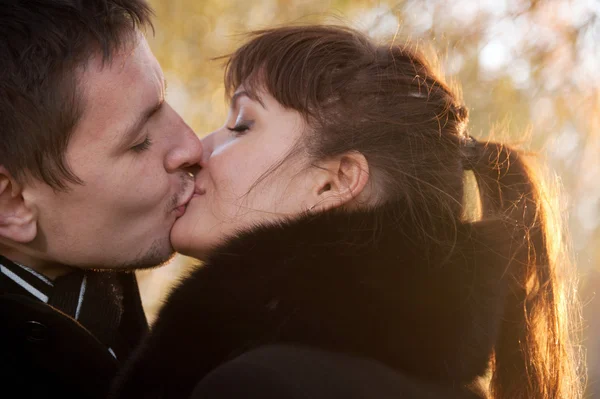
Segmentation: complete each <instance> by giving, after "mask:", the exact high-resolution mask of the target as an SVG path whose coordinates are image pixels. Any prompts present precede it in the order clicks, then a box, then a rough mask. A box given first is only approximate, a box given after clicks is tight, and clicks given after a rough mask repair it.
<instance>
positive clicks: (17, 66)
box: [0, 0, 152, 189]
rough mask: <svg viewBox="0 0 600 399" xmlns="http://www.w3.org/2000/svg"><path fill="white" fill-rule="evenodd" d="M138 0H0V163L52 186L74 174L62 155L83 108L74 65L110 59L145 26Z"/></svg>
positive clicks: (145, 10)
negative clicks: (97, 57) (92, 59)
mask: <svg viewBox="0 0 600 399" xmlns="http://www.w3.org/2000/svg"><path fill="white" fill-rule="evenodd" d="M151 16H152V10H151V8H150V7H149V6H148V4H147V3H146V2H145V1H144V0H85V1H81V0H60V1H58V0H14V1H11V2H8V4H6V3H4V4H3V5H2V6H1V7H0V165H2V166H4V167H5V168H6V169H7V170H8V171H9V172H10V173H11V174H12V175H13V176H14V177H15V178H17V179H22V178H25V177H34V178H37V179H40V180H43V181H45V182H46V183H47V184H49V185H50V186H52V187H54V188H55V189H65V188H66V185H65V182H67V181H71V182H74V183H77V182H80V181H79V179H78V178H77V176H76V175H75V174H74V173H73V172H72V171H71V169H70V167H69V165H68V164H67V163H66V161H65V152H66V148H67V144H68V142H69V139H70V136H71V133H72V131H73V129H74V127H75V126H76V124H77V122H78V120H79V118H80V116H81V112H82V109H83V105H84V104H83V102H82V95H81V90H80V89H79V85H80V84H81V83H83V82H78V81H77V74H76V71H77V69H78V67H80V66H82V65H84V64H85V62H87V61H88V60H89V58H90V57H91V56H92V55H93V54H96V53H98V54H101V55H102V57H103V60H104V62H110V60H111V57H112V55H113V54H114V52H115V51H117V50H118V49H119V48H122V47H123V46H124V45H126V44H128V43H130V42H132V41H134V40H136V38H137V31H138V29H139V28H142V27H146V26H150V27H151V26H152V25H151V21H150V18H151Z"/></svg>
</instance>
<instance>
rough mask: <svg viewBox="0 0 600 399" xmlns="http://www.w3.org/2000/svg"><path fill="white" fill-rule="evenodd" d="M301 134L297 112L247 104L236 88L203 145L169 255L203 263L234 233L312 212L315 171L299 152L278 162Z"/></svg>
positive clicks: (269, 100)
mask: <svg viewBox="0 0 600 399" xmlns="http://www.w3.org/2000/svg"><path fill="white" fill-rule="evenodd" d="M306 128H307V125H306V123H305V121H304V119H303V118H302V117H301V115H300V114H299V113H298V112H296V111H294V110H286V109H284V108H283V107H282V106H281V104H279V103H278V102H277V101H276V100H275V99H274V98H273V97H272V96H271V95H269V94H261V96H260V99H259V100H253V99H251V98H250V97H249V96H248V95H246V92H245V91H244V89H243V87H240V88H239V89H238V90H237V91H236V93H235V95H234V96H233V99H232V101H231V109H230V112H229V115H228V117H227V120H226V121H225V124H224V125H223V127H221V128H220V129H218V130H216V131H215V132H213V133H211V134H210V135H208V136H207V137H206V138H204V139H203V147H204V156H203V161H202V165H201V166H202V169H201V170H200V172H199V173H198V174H197V175H196V192H197V193H196V195H195V196H194V197H193V199H192V200H191V202H190V203H189V205H188V207H187V210H186V212H185V214H184V215H183V216H182V217H181V218H179V219H178V220H177V222H176V223H175V226H174V227H173V229H172V231H171V241H172V243H173V246H174V248H175V249H176V250H177V251H179V252H182V253H184V254H186V255H190V256H194V257H197V258H203V257H204V256H205V255H206V253H207V251H208V250H209V249H210V248H211V247H213V246H214V245H216V244H219V243H220V242H222V241H223V239H224V238H226V237H228V236H230V235H232V234H235V233H236V232H238V231H240V230H243V229H247V228H249V227H251V226H253V225H256V224H258V223H261V222H263V223H264V222H272V221H277V220H281V219H283V218H286V217H288V216H293V215H297V214H299V213H301V212H303V211H306V210H307V209H308V208H310V207H311V206H313V205H315V204H314V201H317V200H318V198H317V197H318V192H316V191H318V188H315V186H316V183H318V182H317V181H316V180H315V179H317V175H316V173H318V172H317V171H316V170H318V168H314V167H310V163H309V158H308V156H307V155H306V153H305V152H304V151H302V150H300V151H296V152H295V153H294V155H293V156H291V157H288V158H286V157H287V156H288V154H289V153H290V152H291V151H292V150H293V149H294V148H296V146H297V145H298V144H300V146H301V138H302V134H303V132H304V131H305V129H306ZM282 161H283V162H282ZM271 171H272V173H268V172H271Z"/></svg>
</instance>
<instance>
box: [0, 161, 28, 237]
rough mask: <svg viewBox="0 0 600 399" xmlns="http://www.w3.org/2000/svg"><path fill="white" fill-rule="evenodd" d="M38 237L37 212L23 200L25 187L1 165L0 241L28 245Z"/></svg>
mask: <svg viewBox="0 0 600 399" xmlns="http://www.w3.org/2000/svg"><path fill="white" fill-rule="evenodd" d="M36 235H37V220H36V212H35V211H34V209H33V207H31V206H30V205H29V204H27V202H26V201H25V199H24V198H23V186H22V185H21V184H19V182H17V181H16V179H14V178H13V176H12V175H11V174H10V173H9V172H8V170H6V168H5V167H4V166H2V165H0V239H6V240H9V241H12V242H16V243H20V244H26V243H29V242H31V241H33V239H34V238H35V237H36Z"/></svg>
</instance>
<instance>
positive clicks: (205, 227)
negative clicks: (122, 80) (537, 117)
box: [115, 26, 580, 399]
mask: <svg viewBox="0 0 600 399" xmlns="http://www.w3.org/2000/svg"><path fill="white" fill-rule="evenodd" d="M225 85H226V88H227V90H228V93H229V94H230V98H231V111H230V114H229V117H228V118H227V121H226V123H225V125H224V126H223V128H221V129H219V130H217V131H216V132H214V133H212V134H211V135H210V136H208V137H207V138H206V139H204V142H203V144H204V148H205V156H204V160H203V164H202V165H201V166H202V169H201V170H200V172H199V173H198V174H197V176H196V195H195V197H194V199H193V200H192V201H191V202H190V204H189V206H188V208H187V211H186V214H185V215H184V216H183V217H181V218H180V219H179V220H178V221H177V223H176V225H175V226H174V228H173V231H172V234H171V238H172V241H173V244H174V245H175V246H176V248H177V249H178V250H179V251H181V252H183V253H186V254H188V255H192V256H195V257H197V258H199V259H201V260H203V261H204V266H203V267H201V268H198V269H197V270H195V271H194V272H193V273H192V274H191V275H190V276H189V277H188V278H186V279H185V280H184V281H182V282H181V284H180V285H179V287H178V288H176V289H175V290H174V292H173V293H172V295H171V296H170V297H169V298H168V300H167V301H166V304H165V306H164V308H163V309H162V311H161V312H160V314H159V316H158V320H157V322H156V324H155V326H154V328H153V330H152V333H151V334H150V335H149V337H148V338H147V339H146V341H145V342H144V344H143V345H142V346H141V347H140V348H139V349H138V351H137V354H136V356H135V357H134V358H133V360H132V361H131V362H130V364H129V365H128V366H127V367H126V369H125V370H124V372H123V375H122V376H121V378H120V380H119V381H118V382H117V383H116V388H115V397H119V398H121V397H122V398H154V397H156V398H159V397H160V398H188V397H192V398H195V399H199V398H255V397H256V398H259V397H260V398H271V397H273V398H275V397H276V398H388V397H389V398H392V397H394V398H483V397H492V398H495V399H508V398H510V399H517V398H536V399H542V398H543V399H546V398H576V397H578V395H579V393H580V392H579V385H578V379H577V376H576V373H575V369H574V367H575V366H576V362H575V360H576V358H575V356H574V353H573V352H572V349H571V346H570V342H569V327H570V326H569V320H568V319H567V317H568V315H569V314H575V313H568V312H567V310H571V309H572V308H570V307H568V306H570V305H572V303H569V302H568V299H569V294H570V292H571V291H570V288H571V287H570V286H569V285H568V281H567V280H566V276H567V274H568V272H569V270H568V268H565V265H564V264H563V263H561V262H559V261H558V258H557V257H556V254H557V253H558V252H557V245H556V244H557V242H558V241H557V240H558V237H555V236H553V234H554V232H555V231H556V228H555V227H556V226H555V225H553V226H554V228H553V229H552V230H551V229H550V228H549V226H550V225H549V223H550V220H549V217H550V215H551V213H549V209H547V208H548V201H546V200H545V198H544V197H542V195H541V193H540V188H539V187H538V186H539V185H538V183H536V180H535V178H534V175H533V173H532V171H531V170H530V168H528V167H527V166H526V164H525V162H524V160H523V158H522V156H521V154H520V153H519V152H517V151H514V150H511V149H510V148H509V147H506V146H504V145H501V144H498V143H491V142H489V143H482V142H479V141H477V140H475V139H473V138H470V137H469V136H468V134H467V132H466V129H467V114H468V112H467V109H466V108H465V107H464V106H463V105H462V103H461V101H460V99H459V96H458V94H457V93H456V92H455V91H453V90H451V89H450V88H449V86H448V85H447V84H445V83H444V81H443V80H442V79H441V77H440V76H438V75H437V74H436V73H435V72H434V70H433V69H432V68H431V67H430V66H429V65H428V64H427V62H426V61H425V60H424V59H423V57H422V56H420V55H419V54H417V53H415V52H413V51H411V50H409V49H407V48H406V47H402V46H397V45H393V44H392V45H390V44H384V45H377V44H375V43H373V42H372V41H371V40H370V39H368V38H367V37H366V36H364V35H362V34H361V33H359V32H356V31H354V30H351V29H347V28H341V27H332V26H304V27H287V28H277V29H271V30H265V31H260V32H256V33H254V34H253V36H252V37H251V39H250V40H249V42H248V43H246V44H245V45H244V46H242V47H241V48H240V49H238V50H237V51H236V52H235V53H234V54H233V55H232V56H231V57H230V59H229V62H228V64H227V68H226V75H225ZM466 170H469V171H472V172H473V173H474V175H475V177H476V181H477V186H478V191H477V190H474V189H469V188H468V187H466V186H465V179H464V175H465V171H466ZM465 195H466V196H479V197H480V201H479V202H480V203H481V215H482V217H481V220H478V221H473V220H471V221H469V220H467V219H466V217H465V216H464V214H465V209H464V206H463V202H464V201H463V197H464V196H465ZM543 199H544V200H543ZM559 269H560V270H559ZM559 275H560V277H559Z"/></svg>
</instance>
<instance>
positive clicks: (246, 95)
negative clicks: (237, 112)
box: [231, 90, 267, 109]
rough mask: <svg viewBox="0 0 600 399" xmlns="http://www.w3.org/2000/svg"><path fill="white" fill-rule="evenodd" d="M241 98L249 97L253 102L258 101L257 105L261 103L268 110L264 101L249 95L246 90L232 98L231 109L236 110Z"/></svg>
mask: <svg viewBox="0 0 600 399" xmlns="http://www.w3.org/2000/svg"><path fill="white" fill-rule="evenodd" d="M241 97H248V98H249V99H250V100H253V101H256V102H257V103H259V104H260V105H261V106H262V107H263V108H264V109H267V107H266V106H265V104H264V103H263V102H262V100H261V99H260V98H259V97H256V96H252V95H250V93H248V92H247V91H245V90H242V91H238V92H236V93H235V94H234V95H233V96H231V109H234V108H236V107H237V101H238V99H240V98H241Z"/></svg>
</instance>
